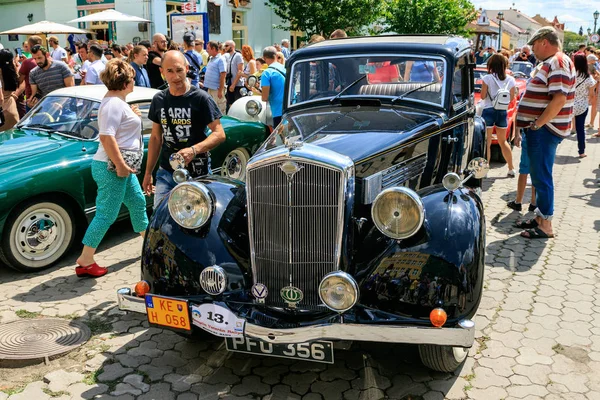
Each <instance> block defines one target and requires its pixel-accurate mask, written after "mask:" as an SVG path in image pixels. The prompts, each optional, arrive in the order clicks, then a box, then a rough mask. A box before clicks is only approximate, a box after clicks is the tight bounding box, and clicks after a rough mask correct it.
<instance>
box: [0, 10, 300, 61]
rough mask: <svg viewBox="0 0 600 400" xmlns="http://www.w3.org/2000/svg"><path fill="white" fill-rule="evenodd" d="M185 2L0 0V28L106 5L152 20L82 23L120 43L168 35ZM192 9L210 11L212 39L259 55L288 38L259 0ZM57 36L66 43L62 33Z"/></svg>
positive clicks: (2, 39) (62, 18) (10, 44)
mask: <svg viewBox="0 0 600 400" xmlns="http://www.w3.org/2000/svg"><path fill="white" fill-rule="evenodd" d="M185 5H186V2H184V1H179V0H143V1H139V0H37V1H30V2H27V3H25V4H24V3H22V2H16V1H15V2H12V1H10V0H0V30H9V29H13V28H17V27H20V26H23V25H27V24H30V23H35V22H39V21H43V20H47V21H52V22H58V23H64V24H67V25H73V24H69V23H68V21H70V20H73V19H75V18H78V17H82V16H84V15H88V14H91V13H95V12H99V11H104V10H106V9H115V10H117V11H120V12H123V13H125V14H129V15H134V16H138V17H142V18H145V19H148V20H150V21H152V22H151V23H149V24H137V23H131V22H116V23H106V22H105V23H87V24H85V25H83V24H82V25H80V27H81V28H83V29H86V30H89V31H92V32H94V33H95V34H96V35H97V37H98V39H100V40H108V39H109V37H114V36H113V35H116V40H115V42H116V43H119V44H124V43H128V42H137V41H140V40H149V39H151V37H152V35H153V34H154V33H157V32H160V33H164V34H165V35H167V36H170V31H171V26H170V19H171V18H170V16H171V14H178V13H182V10H183V8H184V6H185ZM195 9H196V11H197V12H205V13H208V21H209V36H208V38H209V39H210V40H217V41H221V42H223V41H225V40H228V39H233V40H234V41H235V42H236V44H237V47H238V48H240V47H241V46H242V45H244V44H247V45H250V46H251V47H252V48H253V49H254V52H255V54H256V53H259V54H260V52H262V49H263V48H264V47H266V46H268V45H272V44H273V43H276V42H277V43H280V42H281V40H282V39H289V38H290V32H287V31H283V30H279V29H274V28H273V27H274V26H276V25H280V24H282V21H281V19H280V18H279V17H277V16H276V15H275V13H274V12H273V11H272V10H271V9H270V8H269V7H268V6H267V5H265V2H264V1H261V0H199V2H198V3H196V4H195ZM73 26H75V25H73ZM292 36H293V35H292ZM58 37H59V40H60V42H61V45H62V46H64V45H65V43H66V35H58ZM12 39H15V38H12ZM26 39H27V37H26V36H23V35H21V36H19V38H17V40H16V41H9V37H8V36H6V35H0V43H2V44H3V45H4V47H6V48H16V47H19V46H20V43H22V42H23V41H24V40H26Z"/></svg>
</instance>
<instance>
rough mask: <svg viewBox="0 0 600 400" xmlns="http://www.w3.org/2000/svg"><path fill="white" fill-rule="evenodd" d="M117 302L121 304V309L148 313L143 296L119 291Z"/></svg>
mask: <svg viewBox="0 0 600 400" xmlns="http://www.w3.org/2000/svg"><path fill="white" fill-rule="evenodd" d="M117 303H118V304H119V310H122V311H132V312H136V313H140V314H146V302H145V300H144V299H143V298H141V297H136V296H131V295H127V294H121V293H118V292H117Z"/></svg>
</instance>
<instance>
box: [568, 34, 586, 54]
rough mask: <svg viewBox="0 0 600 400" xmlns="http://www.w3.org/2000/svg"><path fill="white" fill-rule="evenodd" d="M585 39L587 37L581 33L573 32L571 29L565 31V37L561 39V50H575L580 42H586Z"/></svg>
mask: <svg viewBox="0 0 600 400" xmlns="http://www.w3.org/2000/svg"><path fill="white" fill-rule="evenodd" d="M586 40H587V38H586V37H585V36H583V35H578V34H576V33H575V32H571V31H565V39H564V40H563V50H564V51H573V50H577V49H578V48H579V45H580V44H586Z"/></svg>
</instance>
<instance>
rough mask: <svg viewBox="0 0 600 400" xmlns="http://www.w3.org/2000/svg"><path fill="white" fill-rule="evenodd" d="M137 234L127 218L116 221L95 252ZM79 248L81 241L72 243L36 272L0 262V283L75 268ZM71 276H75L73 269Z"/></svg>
mask: <svg viewBox="0 0 600 400" xmlns="http://www.w3.org/2000/svg"><path fill="white" fill-rule="evenodd" d="M137 236H138V234H137V233H135V232H133V228H132V227H131V223H130V222H129V220H121V221H117V222H115V223H114V224H113V225H112V226H111V227H110V229H109V230H108V232H107V233H106V236H105V237H104V240H102V242H101V243H100V246H99V247H98V250H97V253H101V252H103V251H106V250H110V249H111V248H112V247H115V246H118V245H120V244H122V243H124V242H126V241H128V240H131V239H134V238H136V237H137ZM81 248H82V245H81V243H74V244H73V246H72V247H71V249H70V250H69V252H68V253H67V254H66V255H65V256H64V257H63V258H62V259H61V260H60V261H59V262H57V263H56V264H54V265H53V266H51V267H49V268H46V269H43V270H41V271H38V272H20V271H16V270H14V269H12V268H10V267H7V266H6V265H4V264H3V263H1V262H0V283H4V282H16V281H20V280H22V279H30V278H34V277H36V276H40V275H44V274H47V273H50V272H54V271H57V270H59V269H62V268H64V267H67V266H68V267H73V268H75V260H77V257H79V254H80V252H81ZM140 255H141V253H140ZM73 276H75V271H74V270H73Z"/></svg>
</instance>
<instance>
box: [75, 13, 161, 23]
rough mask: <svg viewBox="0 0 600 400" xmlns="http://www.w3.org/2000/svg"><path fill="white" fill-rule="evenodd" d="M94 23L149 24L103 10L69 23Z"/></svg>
mask: <svg viewBox="0 0 600 400" xmlns="http://www.w3.org/2000/svg"><path fill="white" fill-rule="evenodd" d="M95 21H107V22H150V21H149V20H147V19H144V18H140V17H134V16H133V15H127V14H123V13H122V12H119V11H116V10H105V11H101V12H98V13H93V14H90V15H86V16H84V17H80V18H76V19H74V20H71V21H69V23H74V22H95Z"/></svg>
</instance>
